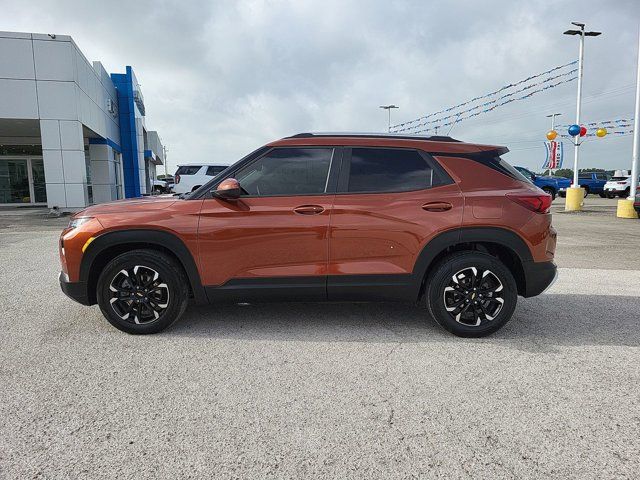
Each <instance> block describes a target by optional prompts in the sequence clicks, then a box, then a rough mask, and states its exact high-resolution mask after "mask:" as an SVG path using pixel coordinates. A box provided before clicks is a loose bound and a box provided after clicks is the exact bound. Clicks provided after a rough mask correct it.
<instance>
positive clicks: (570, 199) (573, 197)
mask: <svg viewBox="0 0 640 480" xmlns="http://www.w3.org/2000/svg"><path fill="white" fill-rule="evenodd" d="M571 24H572V25H575V26H576V27H578V28H579V30H567V31H566V32H564V34H565V35H580V50H579V53H578V99H577V102H576V104H577V105H576V125H580V104H581V102H582V62H583V59H584V37H597V36H598V35H600V34H601V33H602V32H585V30H584V23H578V22H571ZM578 138H579V137H578V136H577V135H576V136H575V137H574V140H573V148H574V157H573V185H571V187H572V188H570V189H568V190H567V199H566V204H565V210H581V209H582V191H581V189H580V184H579V183H578V147H579V146H580V143H579V142H578ZM569 190H573V191H572V192H569Z"/></svg>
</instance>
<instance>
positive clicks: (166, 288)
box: [97, 250, 189, 334]
mask: <svg viewBox="0 0 640 480" xmlns="http://www.w3.org/2000/svg"><path fill="white" fill-rule="evenodd" d="M187 285H188V283H187V279H186V277H185V274H184V271H183V270H182V267H181V266H180V265H178V264H177V262H176V261H175V260H174V259H172V258H171V257H169V256H167V255H165V254H163V253H161V252H157V251H154V250H132V251H131V252H127V253H123V254H122V255H119V256H117V257H116V258H114V259H113V260H111V261H110V262H109V263H108V264H107V266H106V267H105V268H104V270H103V271H102V273H101V274H100V277H99V278H98V291H97V297H98V305H100V310H101V311H102V314H103V315H104V316H105V318H106V319H107V320H108V321H109V323H110V324H111V325H113V326H114V327H116V328H117V329H119V330H122V331H123V332H127V333H132V334H148V333H157V332H160V331H162V330H164V329H165V328H167V327H169V326H170V325H171V324H172V323H174V322H175V321H176V320H177V319H178V318H180V316H181V315H182V314H183V313H184V311H185V309H186V307H187V303H188V296H189V290H188V287H187Z"/></svg>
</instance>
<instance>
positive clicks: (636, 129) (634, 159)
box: [616, 35, 640, 218]
mask: <svg viewBox="0 0 640 480" xmlns="http://www.w3.org/2000/svg"><path fill="white" fill-rule="evenodd" d="M639 149H640V35H639V36H638V65H637V72H636V106H635V114H634V119H633V153H632V154H631V188H630V189H629V197H628V198H625V199H624V200H622V199H621V200H618V209H617V213H616V216H618V217H621V218H638V214H637V213H636V211H635V209H634V208H633V201H634V199H635V195H636V189H637V188H638V167H639V165H638V161H639V160H638V154H639V152H638V150H639Z"/></svg>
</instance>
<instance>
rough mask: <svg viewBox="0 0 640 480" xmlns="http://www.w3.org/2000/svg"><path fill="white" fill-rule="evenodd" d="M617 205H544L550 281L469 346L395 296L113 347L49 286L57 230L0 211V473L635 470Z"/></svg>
mask: <svg viewBox="0 0 640 480" xmlns="http://www.w3.org/2000/svg"><path fill="white" fill-rule="evenodd" d="M559 204H560V200H557V201H556V202H555V205H556V207H554V209H555V210H560V209H561V207H560V206H558V205H559ZM614 208H615V200H606V199H605V200H602V199H599V198H596V199H594V198H592V197H591V196H590V197H588V198H587V208H586V209H587V211H586V212H585V213H581V214H569V213H560V212H558V213H557V214H556V215H555V216H554V224H555V226H556V228H557V230H558V232H559V244H558V252H557V263H558V264H559V266H560V268H561V270H560V278H559V280H558V282H557V283H556V284H555V285H554V287H552V289H551V290H550V291H549V292H548V293H546V294H544V295H542V296H540V297H537V298H532V299H520V302H519V305H518V308H517V310H516V313H515V315H514V318H513V319H512V321H511V322H510V323H509V324H508V325H507V326H506V327H505V328H504V329H502V330H501V331H500V332H498V333H497V334H495V335H493V336H492V337H489V338H486V339H481V340H466V339H460V338H456V337H453V336H451V335H449V334H448V333H446V332H445V331H443V330H441V329H440V328H439V327H438V326H437V325H436V324H435V323H434V322H433V321H432V320H431V319H429V318H428V316H427V315H426V313H425V311H424V310H422V309H421V308H419V307H414V306H405V305H395V304H273V305H252V306H225V307H218V308H210V309H206V308H202V307H198V308H196V307H191V308H189V309H188V310H187V312H186V314H185V316H184V317H183V319H182V320H181V322H179V323H178V324H176V325H175V326H174V327H172V329H171V330H169V331H167V332H165V333H163V334H160V335H155V336H147V337H134V336H129V335H125V334H123V333H121V332H119V331H117V330H115V329H113V328H112V327H110V326H109V325H108V324H107V322H106V321H105V320H104V319H103V318H102V316H101V314H100V312H99V310H98V308H97V307H91V308H87V307H82V306H80V305H78V304H75V303H73V302H72V301H70V300H68V299H67V298H66V297H65V296H64V295H63V294H62V293H61V291H60V289H59V286H58V284H57V273H58V271H59V266H58V259H57V247H56V242H57V237H58V233H59V230H60V228H61V226H62V225H63V224H65V223H66V219H48V218H47V219H45V218H42V215H41V212H38V211H31V213H30V214H26V215H25V214H24V212H21V214H20V215H14V214H13V213H11V212H2V211H0V247H1V248H0V264H1V265H2V266H3V268H2V269H0V279H1V284H2V286H3V288H2V289H1V290H0V311H2V312H3V314H2V316H1V317H0V332H1V335H0V415H1V417H0V418H2V421H1V422H0V478H8V479H12V478H87V479H95V478H182V477H184V478H306V477H313V478H417V477H442V478H461V477H475V478H513V477H518V478H540V477H545V478H563V479H564V478H637V477H638V472H640V456H639V455H638V451H639V450H640V387H639V385H640V361H639V360H640V255H639V252H640V221H636V220H623V219H616V218H615V215H614V210H613V209H614Z"/></svg>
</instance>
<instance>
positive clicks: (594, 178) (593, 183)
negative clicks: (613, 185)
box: [558, 172, 609, 198]
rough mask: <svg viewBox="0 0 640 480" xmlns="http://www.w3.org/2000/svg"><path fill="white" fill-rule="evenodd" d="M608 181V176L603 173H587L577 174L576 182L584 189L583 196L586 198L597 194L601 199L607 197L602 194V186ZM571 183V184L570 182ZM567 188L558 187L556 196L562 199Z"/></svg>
mask: <svg viewBox="0 0 640 480" xmlns="http://www.w3.org/2000/svg"><path fill="white" fill-rule="evenodd" d="M608 180H609V175H607V174H606V173H605V172H587V173H579V174H578V182H579V184H580V186H581V187H582V188H584V196H585V197H586V196H587V195H589V194H590V193H593V194H594V195H595V194H598V195H600V196H601V197H602V198H604V197H606V196H607V195H606V194H605V192H604V184H605V183H607V181H608ZM570 183H572V182H570ZM567 188H569V186H560V188H559V190H558V195H560V196H561V197H564V196H565V195H566V192H567Z"/></svg>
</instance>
